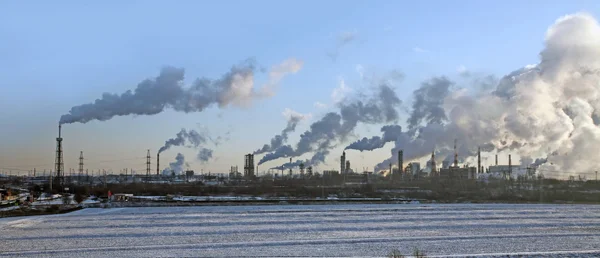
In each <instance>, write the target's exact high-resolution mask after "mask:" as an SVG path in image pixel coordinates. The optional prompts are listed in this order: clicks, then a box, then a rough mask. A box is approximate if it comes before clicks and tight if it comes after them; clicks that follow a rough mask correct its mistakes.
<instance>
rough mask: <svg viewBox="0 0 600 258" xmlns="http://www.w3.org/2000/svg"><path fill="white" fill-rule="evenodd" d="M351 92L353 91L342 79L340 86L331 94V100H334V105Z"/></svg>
mask: <svg viewBox="0 0 600 258" xmlns="http://www.w3.org/2000/svg"><path fill="white" fill-rule="evenodd" d="M351 91H352V89H351V88H350V87H348V86H346V82H344V79H343V78H340V85H339V86H338V87H337V88H335V89H333V92H332V93H331V99H333V103H339V102H341V101H342V100H344V98H345V97H346V95H348V93H350V92H351Z"/></svg>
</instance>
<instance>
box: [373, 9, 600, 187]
mask: <svg viewBox="0 0 600 258" xmlns="http://www.w3.org/2000/svg"><path fill="white" fill-rule="evenodd" d="M599 81H600V26H599V24H598V22H597V21H596V20H595V19H594V18H593V17H592V16H590V15H588V14H585V13H578V14H574V15H567V16H564V17H561V18H560V19H558V20H557V21H556V23H555V24H553V25H552V26H550V27H549V28H548V30H547V32H546V38H545V46H544V49H543V50H542V51H541V53H540V62H539V63H538V64H537V65H528V66H525V67H523V68H520V69H517V70H515V71H514V72H512V73H510V74H508V75H506V76H505V77H503V78H502V79H500V80H499V81H498V82H497V83H496V86H495V89H494V90H492V91H487V92H476V93H473V92H469V91H468V90H467V89H465V88H462V89H452V88H453V87H451V86H452V85H454V84H455V82H451V81H449V79H447V78H444V77H438V78H434V79H432V80H430V81H428V82H426V83H423V84H422V85H421V87H420V89H418V90H417V91H415V93H414V98H415V100H414V102H413V103H414V105H413V110H412V112H411V116H410V118H409V119H408V124H409V129H410V131H413V132H414V134H405V135H404V136H403V137H399V138H398V140H396V142H395V147H394V148H393V149H392V157H391V158H389V159H386V160H384V161H383V162H381V163H380V164H378V165H377V167H378V168H379V169H385V167H386V166H387V165H388V164H389V162H393V161H395V160H396V158H397V156H396V155H397V151H398V150H400V149H403V150H404V155H405V160H407V159H413V158H421V157H425V156H426V155H428V154H429V153H430V152H431V151H432V150H433V149H436V151H437V152H441V153H451V151H452V145H453V141H454V139H455V138H456V139H458V142H459V155H462V156H466V155H474V154H475V153H476V149H477V147H478V146H490V145H492V146H494V149H496V150H502V149H506V150H512V151H514V152H516V154H517V155H519V156H521V157H528V158H530V159H531V160H533V158H541V159H538V160H537V161H536V162H534V163H537V164H541V165H540V167H539V171H546V172H544V173H551V176H553V177H567V176H569V175H577V174H578V173H585V172H589V171H595V170H596V169H597V164H596V162H595V160H596V156H595V153H596V151H595V150H596V148H597V146H598V145H600V128H599V127H598V126H597V124H598V120H599V119H598V117H600V116H599V115H600V84H599V83H598V82H599ZM475 86H477V85H475ZM477 88H485V87H477ZM545 158H547V160H544V159H545Z"/></svg>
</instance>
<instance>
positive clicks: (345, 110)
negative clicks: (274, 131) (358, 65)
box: [258, 76, 401, 165]
mask: <svg viewBox="0 0 600 258" xmlns="http://www.w3.org/2000/svg"><path fill="white" fill-rule="evenodd" d="M391 79H392V80H381V81H380V82H379V85H378V86H377V87H375V92H374V93H373V94H372V95H371V96H370V97H369V96H361V99H356V100H350V99H346V100H344V101H341V102H340V103H338V104H337V107H338V108H339V113H338V112H329V113H327V114H325V115H324V116H323V117H322V118H321V119H320V120H318V121H316V122H314V123H313V124H311V125H310V129H309V130H307V131H306V132H304V133H302V134H301V135H300V140H299V142H298V143H297V144H296V148H293V147H292V146H291V145H284V146H281V147H279V148H277V149H276V150H275V151H273V152H271V153H268V154H266V155H265V156H263V158H262V159H261V160H260V161H259V163H258V164H259V165H260V164H263V163H265V162H267V161H271V160H275V159H278V158H283V157H298V156H301V155H303V154H305V153H312V152H314V154H313V157H312V158H311V159H310V161H309V164H310V165H317V164H319V163H322V162H324V160H325V157H326V155H327V154H328V153H329V149H331V148H332V147H333V146H334V144H336V143H338V142H343V141H345V140H346V139H347V137H348V136H349V135H350V134H351V133H352V132H353V131H354V129H355V128H356V126H357V125H358V123H365V124H378V123H389V122H394V121H397V120H398V118H399V115H398V111H397V110H398V107H399V105H400V103H401V102H400V99H399V98H398V96H397V95H396V93H395V92H394V90H393V89H392V87H391V85H390V82H394V81H395V80H396V79H399V77H397V76H394V77H393V78H391Z"/></svg>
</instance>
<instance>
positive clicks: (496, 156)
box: [496, 154, 498, 166]
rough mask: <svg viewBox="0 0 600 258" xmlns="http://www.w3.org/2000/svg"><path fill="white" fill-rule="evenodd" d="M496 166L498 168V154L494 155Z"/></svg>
mask: <svg viewBox="0 0 600 258" xmlns="http://www.w3.org/2000/svg"><path fill="white" fill-rule="evenodd" d="M496 166H498V154H496Z"/></svg>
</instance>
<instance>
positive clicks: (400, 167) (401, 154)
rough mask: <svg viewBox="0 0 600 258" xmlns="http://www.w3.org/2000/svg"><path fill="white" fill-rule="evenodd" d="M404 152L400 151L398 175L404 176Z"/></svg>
mask: <svg viewBox="0 0 600 258" xmlns="http://www.w3.org/2000/svg"><path fill="white" fill-rule="evenodd" d="M403 163H404V152H403V151H402V150H399V151H398V173H400V174H402V172H403V170H404V164H403Z"/></svg>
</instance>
